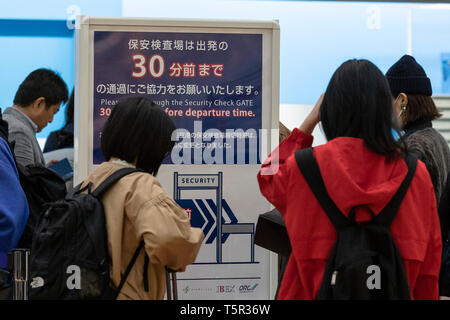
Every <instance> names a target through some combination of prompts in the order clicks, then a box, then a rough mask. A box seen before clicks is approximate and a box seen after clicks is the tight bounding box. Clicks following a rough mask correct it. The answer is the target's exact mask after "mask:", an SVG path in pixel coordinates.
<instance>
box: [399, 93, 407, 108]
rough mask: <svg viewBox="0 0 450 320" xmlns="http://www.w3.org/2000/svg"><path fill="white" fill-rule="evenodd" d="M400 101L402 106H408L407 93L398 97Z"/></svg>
mask: <svg viewBox="0 0 450 320" xmlns="http://www.w3.org/2000/svg"><path fill="white" fill-rule="evenodd" d="M398 99H399V101H400V104H401V105H404V106H405V107H406V106H407V105H408V96H407V95H406V93H403V92H401V93H400V94H399V95H398Z"/></svg>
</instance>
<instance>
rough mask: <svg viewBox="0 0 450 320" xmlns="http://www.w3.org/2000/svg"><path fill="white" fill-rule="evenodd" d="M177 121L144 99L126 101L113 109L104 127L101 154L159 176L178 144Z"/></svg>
mask: <svg viewBox="0 0 450 320" xmlns="http://www.w3.org/2000/svg"><path fill="white" fill-rule="evenodd" d="M175 129H176V127H175V124H174V122H173V121H172V119H170V117H169V116H168V115H167V114H166V113H165V112H164V110H163V109H162V108H161V107H160V106H159V105H157V104H155V103H154V102H153V101H151V100H149V99H147V98H144V97H131V98H125V99H123V100H121V101H119V103H118V104H117V105H116V106H115V107H114V109H113V111H112V112H111V115H110V116H109V118H108V120H107V121H106V124H105V126H104V127H103V131H102V136H101V147H102V152H103V155H104V157H105V159H106V160H107V161H109V160H110V159H111V158H112V157H115V158H119V159H122V160H125V161H127V162H129V163H134V162H135V161H136V167H137V168H138V169H142V170H144V171H147V172H149V173H151V174H152V175H154V176H156V174H157V173H158V169H159V167H160V166H161V163H162V162H163V160H164V158H165V157H166V156H167V154H168V153H170V152H171V151H172V148H173V146H174V144H175V142H174V141H172V139H171V137H172V132H173V131H174V130H175Z"/></svg>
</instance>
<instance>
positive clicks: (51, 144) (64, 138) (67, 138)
mask: <svg viewBox="0 0 450 320" xmlns="http://www.w3.org/2000/svg"><path fill="white" fill-rule="evenodd" d="M74 94H75V90H72V94H71V95H70V98H69V102H68V103H67V106H66V119H65V121H66V122H65V124H64V127H62V129H60V130H57V131H53V132H51V133H50V134H49V135H48V138H47V141H46V142H45V146H44V151H43V152H44V153H46V152H50V151H53V150H58V149H63V148H73V126H74V121H73V118H74Z"/></svg>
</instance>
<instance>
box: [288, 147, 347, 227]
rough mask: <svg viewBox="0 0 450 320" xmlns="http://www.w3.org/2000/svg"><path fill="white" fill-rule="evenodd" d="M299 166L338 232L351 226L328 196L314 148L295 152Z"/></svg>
mask: <svg viewBox="0 0 450 320" xmlns="http://www.w3.org/2000/svg"><path fill="white" fill-rule="evenodd" d="M295 160H296V161H297V166H298V167H299V169H300V171H301V172H302V174H303V177H304V178H305V180H306V183H307V184H308V186H309V187H310V189H311V191H312V192H313V194H314V196H315V197H316V199H317V200H318V201H319V204H320V206H321V207H322V209H323V211H325V213H326V214H327V216H328V218H329V219H330V221H331V223H332V224H333V225H334V227H335V228H336V229H337V230H340V229H342V228H344V227H347V226H349V225H350V221H349V220H348V219H347V218H346V217H345V215H344V214H343V213H342V212H341V211H340V210H339V208H338V207H337V206H336V204H335V203H334V201H333V200H332V199H331V198H330V196H329V195H328V192H327V189H326V188H325V184H324V182H323V179H322V175H321V174H320V169H319V166H318V164H317V162H316V159H315V158H314V155H313V151H312V148H306V149H301V150H297V151H296V152H295Z"/></svg>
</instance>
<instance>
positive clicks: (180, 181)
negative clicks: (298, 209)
mask: <svg viewBox="0 0 450 320" xmlns="http://www.w3.org/2000/svg"><path fill="white" fill-rule="evenodd" d="M173 185H174V189H173V195H174V200H175V201H176V202H177V203H178V204H179V205H180V206H181V207H182V208H185V209H187V208H189V209H188V210H189V212H188V214H190V215H191V224H192V226H193V227H199V228H202V230H203V232H204V234H205V243H206V244H211V243H212V242H213V241H214V240H216V263H218V264H222V263H226V262H223V259H222V246H223V244H224V243H225V241H226V240H227V238H228V237H229V236H230V235H232V234H248V235H250V241H251V242H250V251H251V252H250V257H249V258H250V260H249V261H241V262H239V263H255V251H254V243H253V240H254V239H253V238H254V232H255V225H254V223H239V222H238V219H237V218H236V216H235V215H234V213H233V211H232V210H231V208H230V206H229V205H228V203H227V202H226V200H225V199H223V173H222V172H218V173H217V174H179V173H178V172H174V184H173ZM183 190H195V191H203V190H212V191H215V193H216V197H215V199H214V200H215V201H214V200H213V199H182V197H181V192H182V191H183ZM208 207H209V208H210V209H211V211H212V214H211V211H210V210H209V209H208ZM200 211H201V212H200ZM224 212H225V214H226V215H227V216H228V218H229V219H230V223H226V222H225V219H224V218H223V213H224ZM214 224H215V228H214ZM211 230H212V232H211V233H210V235H209V236H207V235H208V233H209V232H210V231H211ZM235 263H236V262H235Z"/></svg>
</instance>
